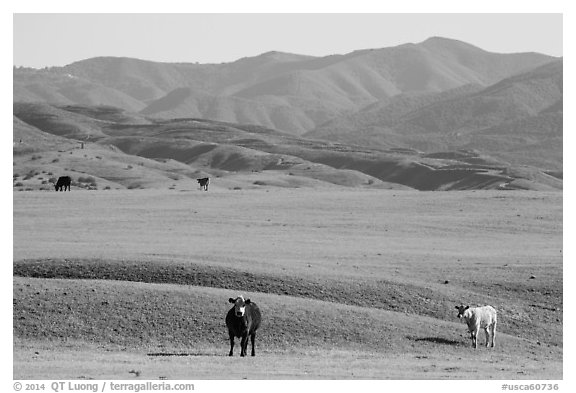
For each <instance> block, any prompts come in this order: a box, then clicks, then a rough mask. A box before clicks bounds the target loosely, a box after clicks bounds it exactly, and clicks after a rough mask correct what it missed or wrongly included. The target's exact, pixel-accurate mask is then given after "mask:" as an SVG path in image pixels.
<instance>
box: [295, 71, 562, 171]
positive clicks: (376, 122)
mask: <svg viewBox="0 0 576 393" xmlns="http://www.w3.org/2000/svg"><path fill="white" fill-rule="evenodd" d="M562 80H563V64H562V61H555V62H552V63H548V64H546V65H544V66H540V67H537V68H535V69H532V70H529V71H527V72H524V73H520V74H517V75H514V76H512V77H509V78H505V79H503V80H501V81H499V82H498V83H496V84H494V85H491V86H489V87H486V88H484V89H482V88H480V87H479V85H467V86H464V87H460V88H457V89H452V90H447V91H444V92H442V93H435V94H434V93H428V94H417V95H407V94H403V95H399V96H397V97H395V98H393V99H392V100H388V101H385V102H383V103H378V104H373V105H371V106H369V107H367V108H365V109H364V110H362V111H359V112H356V113H353V114H351V115H347V116H341V117H338V118H335V119H333V120H331V121H329V122H327V123H325V124H323V125H322V126H320V127H318V128H316V129H315V130H313V131H310V132H308V133H306V134H305V136H306V137H310V138H320V139H326V140H335V141H340V142H342V143H352V142H355V143H361V144H365V145H371V146H380V147H388V148H390V147H410V148H414V149H419V150H423V151H428V152H430V151H452V150H457V149H467V150H478V151H482V152H484V153H486V154H489V155H492V156H495V157H499V158H500V159H503V160H507V161H509V162H513V163H514V164H519V165H531V166H537V167H544V168H548V169H550V170H562V93H563V92H562ZM527 151H529V152H532V153H534V154H525V153H526V152H527Z"/></svg>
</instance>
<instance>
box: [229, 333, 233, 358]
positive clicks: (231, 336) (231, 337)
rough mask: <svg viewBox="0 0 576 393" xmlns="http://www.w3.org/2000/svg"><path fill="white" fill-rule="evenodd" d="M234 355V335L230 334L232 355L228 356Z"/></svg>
mask: <svg viewBox="0 0 576 393" xmlns="http://www.w3.org/2000/svg"><path fill="white" fill-rule="evenodd" d="M232 355H234V335H233V334H230V353H229V354H228V356H232Z"/></svg>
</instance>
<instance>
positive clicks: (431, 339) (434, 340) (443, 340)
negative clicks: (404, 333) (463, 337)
mask: <svg viewBox="0 0 576 393" xmlns="http://www.w3.org/2000/svg"><path fill="white" fill-rule="evenodd" d="M407 338H408V339H409V340H412V341H416V342H420V341H425V342H429V343H433V344H443V345H458V346H460V345H463V343H462V342H461V341H456V340H449V339H447V338H443V337H411V336H408V337H407Z"/></svg>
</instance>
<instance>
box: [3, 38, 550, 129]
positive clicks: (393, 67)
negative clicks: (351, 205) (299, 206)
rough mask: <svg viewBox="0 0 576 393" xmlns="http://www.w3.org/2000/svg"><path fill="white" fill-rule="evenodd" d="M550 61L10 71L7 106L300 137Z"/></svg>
mask: <svg viewBox="0 0 576 393" xmlns="http://www.w3.org/2000/svg"><path fill="white" fill-rule="evenodd" d="M554 59H555V58H553V57H550V56H545V55H540V54H536V53H523V54H495V53H490V52H486V51H484V50H482V49H480V48H477V47H474V46H472V45H469V44H466V43H463V42H460V41H456V40H450V39H445V38H437V37H436V38H431V39H428V40H426V41H424V42H421V43H418V44H405V45H400V46H397V47H390V48H381V49H373V50H360V51H355V52H351V53H348V54H344V55H332V56H326V57H311V56H301V55H295V54H288V53H280V52H267V53H264V54H262V55H259V56H255V57H248V58H243V59H240V60H237V61H235V62H231V63H223V64H190V63H172V64H171V63H155V62H150V61H143V60H137V59H130V58H112V57H100V58H93V59H87V60H83V61H79V62H76V63H73V64H70V65H68V66H65V67H53V68H50V69H47V70H30V69H15V70H14V101H28V102H29V101H42V102H49V103H56V104H81V105H112V106H118V107H121V108H124V109H126V110H131V111H138V110H143V113H146V114H148V115H154V116H156V117H160V118H172V117H202V118H209V119H214V120H221V121H228V122H233V123H252V124H259V125H264V126H267V127H270V128H275V129H280V130H284V131H288V132H291V133H294V134H302V133H303V132H305V131H309V130H311V129H313V128H314V127H316V126H318V125H320V124H322V123H324V122H326V121H328V120H330V119H331V118H333V117H335V116H337V115H342V114H345V113H348V112H351V111H357V110H360V109H362V108H363V107H364V106H366V105H369V104H372V103H375V102H377V101H379V100H384V99H388V98H390V97H392V96H395V95H398V94H402V93H407V92H440V91H443V90H446V89H452V88H455V87H459V86H463V85H466V84H480V85H484V86H487V85H490V84H493V83H496V82H498V81H499V80H501V79H503V78H505V77H509V76H511V75H515V74H518V73H520V72H523V71H525V70H526V69H529V68H533V67H536V66H539V65H542V64H545V63H548V62H550V61H552V60H554Z"/></svg>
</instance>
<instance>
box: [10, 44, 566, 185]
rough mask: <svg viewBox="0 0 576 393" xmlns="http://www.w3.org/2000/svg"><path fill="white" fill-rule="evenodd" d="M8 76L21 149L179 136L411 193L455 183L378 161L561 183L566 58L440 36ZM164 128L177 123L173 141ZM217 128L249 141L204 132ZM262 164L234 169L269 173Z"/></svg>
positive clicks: (97, 63) (99, 63) (125, 146)
mask: <svg viewBox="0 0 576 393" xmlns="http://www.w3.org/2000/svg"><path fill="white" fill-rule="evenodd" d="M13 81H14V82H13V99H14V115H15V120H14V124H15V126H14V130H15V131H14V138H15V141H16V139H18V140H20V139H22V138H20V137H17V134H18V135H19V136H22V135H23V133H25V134H26V135H27V136H30V135H32V133H31V131H30V129H29V128H33V129H34V130H35V131H34V132H35V133H36V134H38V132H40V133H49V134H50V135H52V136H58V137H60V138H64V139H67V140H71V139H77V140H86V141H94V142H97V143H98V144H103V143H105V141H106V143H109V145H110V146H116V148H118V149H120V151H121V152H122V153H123V154H126V152H128V151H129V152H130V154H136V155H138V156H143V154H144V153H143V152H142V151H141V150H139V149H140V148H141V147H142V146H143V145H142V144H141V143H128V142H122V143H120V142H119V139H118V138H133V137H135V136H136V135H139V136H140V137H142V136H145V137H146V138H151V135H154V138H155V141H156V142H155V143H160V144H163V146H166V144H167V143H172V142H174V141H177V142H178V143H180V142H181V141H182V140H183V139H186V140H188V141H192V140H193V141H195V142H194V143H196V142H202V143H217V144H219V145H221V150H226V149H231V148H234V149H237V151H236V153H237V154H240V156H250V155H255V156H261V155H262V154H264V155H270V154H284V155H285V157H283V159H284V160H288V158H287V157H288V156H290V157H292V158H294V157H298V158H299V159H300V160H305V161H306V162H307V163H310V162H312V163H316V164H318V165H324V166H327V167H329V168H330V171H332V170H352V171H357V172H358V174H362V176H370V177H373V178H374V179H373V180H378V181H383V182H386V183H391V184H392V183H393V184H402V185H403V186H406V187H412V188H417V189H452V188H454V187H455V186H454V185H455V184H456V183H458V182H459V181H460V180H462V179H460V178H458V177H457V178H458V179H460V180H457V179H456V178H454V179H453V178H452V177H451V176H448V178H449V179H451V180H450V181H446V182H437V181H430V182H429V183H430V184H427V185H424V184H421V183H419V182H418V181H415V180H413V179H412V180H411V179H410V176H408V174H407V173H403V174H399V173H396V175H397V176H396V177H394V176H390V173H391V172H394V171H390V166H389V165H388V164H383V162H387V163H392V162H394V163H395V164H394V165H398V166H399V167H404V168H408V167H411V165H417V166H422V167H429V168H436V169H438V168H444V170H446V168H450V167H454V166H457V167H460V166H461V165H480V166H481V167H482V168H476V169H479V170H486V168H484V166H486V165H488V167H490V168H491V169H490V170H491V171H492V170H494V168H498V170H497V171H500V172H498V173H500V175H502V176H503V178H506V179H507V180H506V181H501V180H502V179H500V178H499V179H498V180H495V181H494V182H488V183H489V184H490V187H495V185H501V184H503V183H506V184H510V181H509V180H511V179H512V183H513V179H516V178H515V177H514V176H512V178H509V177H510V175H511V174H516V175H518V174H523V175H522V176H524V179H529V181H530V182H536V183H538V184H539V185H538V186H532V185H526V184H528V183H526V182H524V183H523V184H524V185H523V186H522V187H520V186H519V188H541V186H542V185H543V184H545V187H544V188H548V187H552V188H561V178H562V112H563V91H562V84H563V61H562V59H561V58H555V57H551V56H546V55H542V54H538V53H515V54H498V53H491V52H487V51H484V50H482V49H480V48H477V47H474V46H472V45H469V44H466V43H464V42H461V41H456V40H451V39H446V38H439V37H434V38H430V39H428V40H426V41H424V42H421V43H418V44H404V45H400V46H396V47H390V48H381V49H368V50H358V51H354V52H351V53H348V54H344V55H332V56H325V57H313V56H304V55H296V54H289V53H282V52H267V53H264V54H262V55H259V56H255V57H247V58H242V59H239V60H237V61H234V62H231V63H222V64H191V63H158V62H150V61H143V60H137V59H130V58H115V57H99V58H92V59H87V60H83V61H79V62H76V63H72V64H70V65H67V66H64V67H52V68H46V69H41V70H36V69H29V68H15V69H14V77H13ZM191 122H195V123H193V124H194V126H193V127H192V126H190V124H192V123H191ZM167 125H172V126H174V125H178V127H177V128H178V130H179V133H178V135H177V136H175V134H174V132H173V130H172V129H171V127H172V126H170V127H168V126H167ZM202 127H204V131H203V132H200V131H199V130H200V128H202ZM218 127H220V128H222V127H224V128H226V129H228V130H241V132H240V133H243V134H246V133H247V132H248V133H249V134H250V135H243V138H241V137H240V136H239V135H236V131H234V135H235V136H234V138H231V139H230V140H222V139H218V138H216V139H217V140H216V139H213V138H212V137H207V136H206V132H205V131H206V130H208V129H213V128H218ZM24 130H26V131H24ZM121 130H122V132H120V131H121ZM144 130H145V131H144ZM183 130H186V131H185V132H184V131H183ZM247 130H248V131H247ZM254 130H259V131H258V132H256V136H255V135H254ZM264 130H266V131H264ZM200 134H202V135H204V136H203V137H202V136H201V135H200ZM38 135H40V134H38ZM38 135H36V136H37V137H38ZM210 135H212V134H210ZM263 135H266V137H265V138H264V137H263ZM279 135H280V136H281V137H279ZM44 136H46V135H44ZM38 138H39V137H38ZM83 138H84V139H83ZM40 139H42V138H40ZM160 139H161V141H160ZM35 140H36V139H35ZM239 140H240V141H241V142H238V141H239ZM242 140H244V141H242ZM150 141H151V140H148V142H147V143H149V142H150ZM170 141H171V142H170ZM247 141H248V142H247ZM120 145H121V146H122V147H119V146H120ZM146 145H147V144H146ZM138 146H140V147H138ZM262 146H266V148H263V147H262ZM295 146H299V147H298V148H297V149H296V148H295ZM302 146H308V147H311V148H310V149H309V150H310V151H313V152H315V153H314V154H312V153H311V152H310V151H308V150H307V152H304V150H306V149H304V150H303V149H302ZM27 148H28V149H30V151H37V149H36V148H35V147H27ZM15 149H16V147H15ZM18 149H20V150H18V152H19V153H18V154H19V155H20V154H23V153H22V151H23V150H22V149H23V147H22V146H19V147H18ZM147 149H148V148H147ZM238 149H239V150H238ZM156 150H157V151H164V152H168V151H173V150H174V149H171V148H166V149H159V148H157V149H156ZM240 151H241V152H240ZM319 151H322V152H323V153H322V154H317V153H318V152H319ZM352 152H355V153H352ZM359 152H364V153H359ZM328 153H330V154H328ZM226 154H230V153H229V152H227V153H226ZM333 154H336V155H338V154H345V155H347V156H346V158H345V159H344V158H343V157H341V156H338V158H334V156H333ZM358 154H364V156H363V157H361V156H360V155H358ZM15 155H16V150H15ZM144 156H145V154H144ZM178 157H180V158H181V160H177V161H179V162H187V163H188V164H191V163H193V162H194V161H195V160H192V159H186V157H182V156H180V155H179V156H178ZM194 157H196V156H194ZM367 157H368V158H367ZM155 158H156V159H158V158H160V157H155ZM163 158H166V159H174V157H172V156H170V155H169V154H168V155H167V156H166V157H163ZM188 158H190V157H188ZM280 158H282V157H280ZM280 158H279V157H274V159H280ZM438 160H439V161H438ZM450 160H452V161H453V162H452V163H450V162H449V161H450ZM248 161H250V162H255V161H254V160H252V159H250V160H248ZM256 161H258V160H256ZM288 161H290V160H288ZM292 161H294V160H292ZM203 162H204V163H203V164H202V165H200V166H201V167H202V170H205V171H209V170H210V169H218V170H223V168H221V167H218V165H213V160H205V161H203ZM407 162H410V164H407ZM368 163H369V164H368ZM398 163H402V164H398ZM487 163H488V164H487ZM304 165H308V164H304ZM256 167H257V168H256ZM256 167H252V166H251V165H248V166H246V167H242V170H247V169H250V170H262V169H263V168H266V165H264V166H258V165H256ZM367 168H370V169H367ZM419 168H420V167H419ZM233 169H234V168H232V167H229V168H228V169H226V170H233ZM236 169H239V170H240V168H236ZM467 169H470V168H467ZM388 172H390V173H388ZM384 173H388V175H385V174H384ZM527 173H529V174H530V175H529V176H526V174H527ZM536 174H539V175H536ZM550 174H552V175H553V176H552V177H551V178H547V177H546V176H550ZM500 175H498V176H500ZM522 176H520V177H522ZM345 177H346V176H345ZM360 177H361V176H360ZM432 177H434V176H432ZM346 178H347V177H346ZM535 179H539V180H535ZM542 179H544V180H542ZM363 181H364V180H362V181H361V182H360V183H362V182H363ZM344 183H346V181H345V182H344ZM352 183H353V184H356V182H355V181H353V182H352ZM376 183H377V182H375V181H372V183H370V184H376ZM462 184H466V187H480V188H482V187H485V186H487V183H484V182H471V183H470V182H464V183H462ZM482 184H484V185H482ZM516 184H517V185H518V184H519V183H518V182H516ZM456 188H459V187H456ZM460 188H463V187H460ZM464 188H465V187H464Z"/></svg>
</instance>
